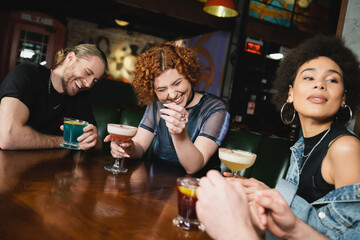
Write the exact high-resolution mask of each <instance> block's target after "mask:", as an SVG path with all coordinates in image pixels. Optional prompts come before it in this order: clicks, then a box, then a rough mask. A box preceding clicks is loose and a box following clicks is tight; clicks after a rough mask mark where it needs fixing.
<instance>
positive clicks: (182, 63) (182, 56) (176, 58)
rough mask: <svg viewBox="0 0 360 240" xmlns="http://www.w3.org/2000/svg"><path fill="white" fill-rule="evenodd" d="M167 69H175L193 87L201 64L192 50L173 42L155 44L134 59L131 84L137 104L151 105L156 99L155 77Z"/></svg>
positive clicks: (198, 77)
mask: <svg viewBox="0 0 360 240" xmlns="http://www.w3.org/2000/svg"><path fill="white" fill-rule="evenodd" d="M168 69H176V70H177V71H178V72H179V74H181V75H182V76H183V77H184V78H185V79H187V80H188V81H189V82H190V84H191V85H192V86H193V87H195V86H196V85H197V84H198V82H199V81H200V75H201V69H202V66H201V65H200V63H199V58H198V55H197V53H196V52H195V51H194V50H192V49H190V48H185V47H178V46H176V45H175V44H174V43H173V42H165V43H158V44H155V45H154V46H153V47H151V48H150V49H149V50H147V51H146V52H144V53H143V54H141V55H139V56H138V57H137V60H136V64H135V71H134V74H135V79H134V80H133V82H132V86H133V88H134V91H135V93H136V95H137V100H138V103H139V105H151V104H153V103H154V102H155V101H156V100H157V97H156V94H155V91H154V81H155V78H156V77H158V76H160V75H161V74H162V73H163V72H165V71H166V70H168Z"/></svg>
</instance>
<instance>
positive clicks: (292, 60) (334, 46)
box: [272, 35, 360, 125]
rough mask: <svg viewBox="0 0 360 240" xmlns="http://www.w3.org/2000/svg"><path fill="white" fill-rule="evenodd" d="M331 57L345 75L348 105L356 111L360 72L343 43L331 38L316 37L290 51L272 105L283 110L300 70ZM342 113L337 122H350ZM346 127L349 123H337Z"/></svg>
mask: <svg viewBox="0 0 360 240" xmlns="http://www.w3.org/2000/svg"><path fill="white" fill-rule="evenodd" d="M321 56H323V57H328V58H330V59H332V60H333V61H334V62H336V63H337V65H339V67H340V68H341V70H342V72H343V80H344V88H345V91H346V104H347V105H348V106H349V107H350V108H351V109H352V110H353V111H354V112H356V110H357V109H358V106H359V103H360V94H359V93H360V68H359V62H358V59H357V57H356V56H355V54H354V53H353V52H352V51H351V50H350V49H349V48H347V47H346V46H345V44H344V41H343V40H342V39H341V38H339V37H335V36H332V35H316V36H314V37H312V38H310V39H307V40H306V41H305V42H303V43H302V44H300V45H299V46H298V47H296V48H294V49H293V50H291V51H290V52H289V53H288V54H287V55H286V56H285V57H284V59H283V60H282V61H281V62H280V65H279V67H278V69H277V72H276V79H275V82H274V88H275V89H276V93H275V94H274V97H273V98H272V102H273V103H274V104H275V106H276V107H277V108H278V109H279V110H280V109H281V107H282V105H283V104H284V103H285V102H286V100H287V97H288V92H289V85H292V86H293V85H294V81H295V77H296V75H297V72H298V70H299V68H300V67H301V66H302V65H303V64H304V63H306V62H308V61H311V60H312V59H315V58H318V57H321ZM341 112H342V108H340V109H339V111H338V113H337V114H336V118H335V119H346V117H345V116H341V115H345V114H347V119H349V113H348V112H347V113H341ZM338 123H339V124H342V125H344V124H345V123H346V121H345V120H344V121H343V122H338Z"/></svg>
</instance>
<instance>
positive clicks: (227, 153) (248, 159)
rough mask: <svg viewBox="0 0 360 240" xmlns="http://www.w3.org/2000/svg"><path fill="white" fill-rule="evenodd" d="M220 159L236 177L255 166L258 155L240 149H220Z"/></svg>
mask: <svg viewBox="0 0 360 240" xmlns="http://www.w3.org/2000/svg"><path fill="white" fill-rule="evenodd" d="M219 158H220V160H221V162H222V163H223V164H224V165H225V166H226V167H228V168H229V169H230V170H231V173H232V176H233V177H235V176H236V175H237V174H238V172H239V171H241V170H243V169H245V168H248V167H251V166H252V165H253V164H254V162H255V159H256V154H255V153H252V152H247V151H243V150H239V149H228V148H219Z"/></svg>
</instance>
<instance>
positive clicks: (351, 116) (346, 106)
mask: <svg viewBox="0 0 360 240" xmlns="http://www.w3.org/2000/svg"><path fill="white" fill-rule="evenodd" d="M345 108H348V109H349V115H350V119H349V121H348V122H347V123H346V124H345V126H347V125H349V124H350V123H351V121H352V118H353V113H352V111H351V108H350V107H349V105H346V104H345V106H344V107H343V109H345Z"/></svg>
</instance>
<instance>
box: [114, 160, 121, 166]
mask: <svg viewBox="0 0 360 240" xmlns="http://www.w3.org/2000/svg"><path fill="white" fill-rule="evenodd" d="M114 167H115V168H119V167H120V159H119V158H116V159H115V163H114Z"/></svg>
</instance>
